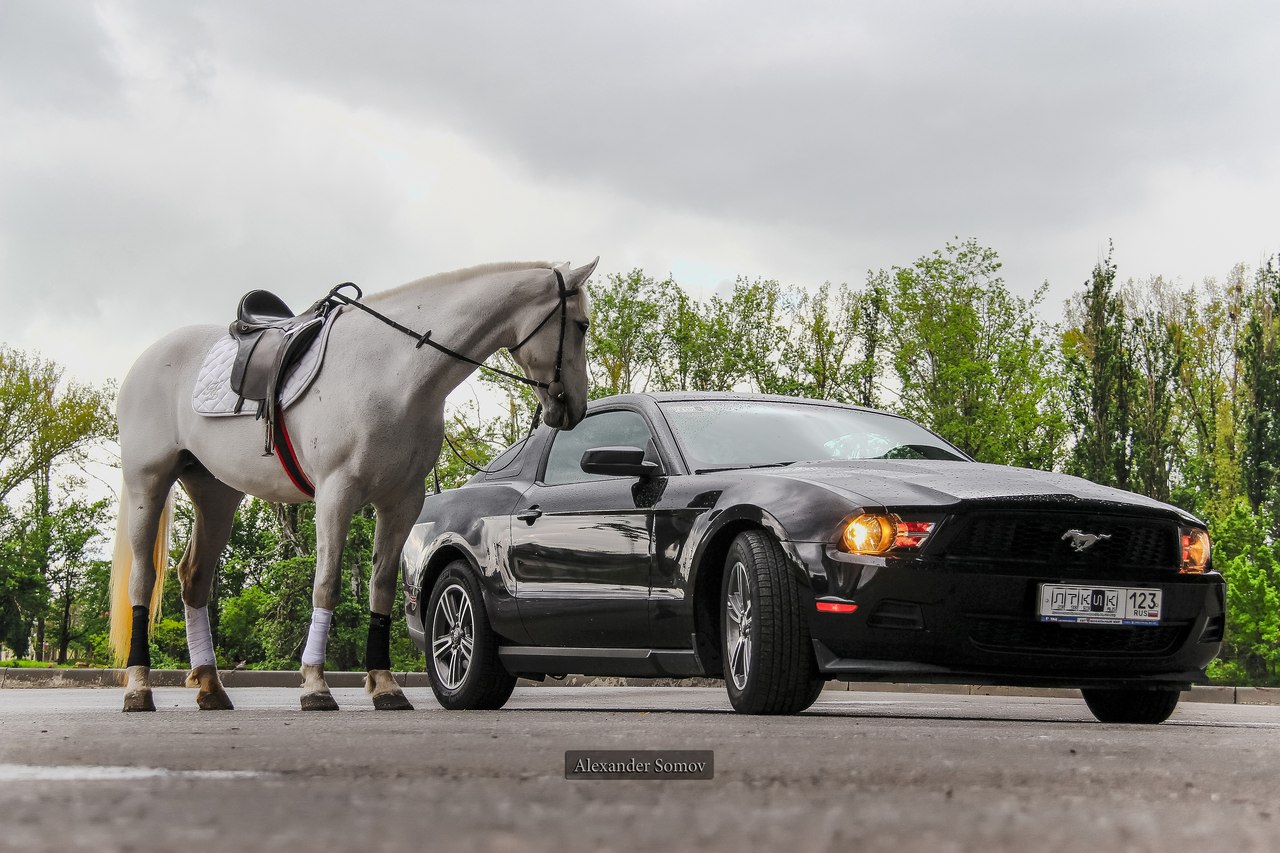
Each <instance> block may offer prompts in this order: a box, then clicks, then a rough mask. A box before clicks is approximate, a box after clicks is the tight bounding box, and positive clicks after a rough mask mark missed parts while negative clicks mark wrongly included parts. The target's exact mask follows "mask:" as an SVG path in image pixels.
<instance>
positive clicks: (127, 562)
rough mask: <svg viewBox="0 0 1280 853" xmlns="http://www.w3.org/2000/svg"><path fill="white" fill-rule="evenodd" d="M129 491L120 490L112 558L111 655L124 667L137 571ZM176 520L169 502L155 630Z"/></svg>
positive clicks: (159, 557) (163, 519)
mask: <svg viewBox="0 0 1280 853" xmlns="http://www.w3.org/2000/svg"><path fill="white" fill-rule="evenodd" d="M130 503H131V501H130V499H129V488H128V486H122V487H121V489H120V514H119V516H118V518H117V520H116V544H115V550H114V552H113V553H112V555H111V631H110V633H109V635H108V636H109V637H110V643H111V654H112V657H114V658H115V663H116V666H124V664H125V661H126V658H127V657H128V655H129V640H130V639H131V638H132V636H133V607H132V604H131V602H130V601H129V575H130V574H131V572H132V571H133V549H132V548H131V547H130V545H129V504H130ZM172 517H173V498H172V497H170V498H167V499H166V500H165V502H164V509H163V510H162V511H161V513H160V527H159V529H158V530H157V531H156V542H155V546H154V547H155V550H154V552H153V555H152V556H153V559H154V560H155V566H156V586H155V589H153V590H152V592H151V626H152V627H154V626H155V623H156V617H157V616H159V615H160V599H161V596H162V595H163V594H164V578H165V575H167V574H168V573H169V525H170V520H171V519H172Z"/></svg>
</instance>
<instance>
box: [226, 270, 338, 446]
mask: <svg viewBox="0 0 1280 853" xmlns="http://www.w3.org/2000/svg"><path fill="white" fill-rule="evenodd" d="M333 308H334V303H333V302H332V301H331V300H330V299H329V298H328V297H326V298H325V299H321V300H320V301H319V302H317V303H316V304H315V305H312V306H311V307H310V308H309V309H307V310H306V311H305V312H303V313H302V314H294V313H293V311H291V310H290V309H289V306H288V305H286V304H285V303H284V300H283V299H281V298H280V297H279V296H276V295H275V294H274V293H270V292H268V291H266V290H251V291H249V292H248V293H246V294H245V295H244V297H243V298H241V300H240V305H239V307H238V308H237V310H236V319H235V322H233V323H232V324H231V328H230V332H231V337H232V338H234V339H235V341H236V357H235V361H234V362H233V363H232V366H231V390H232V391H233V392H234V393H235V394H237V395H239V397H240V399H239V401H237V403H236V409H235V410H236V412H239V411H240V409H241V407H242V406H243V405H244V403H245V401H249V402H253V403H257V404H258V412H257V417H258V418H265V419H266V422H267V423H266V427H267V437H266V443H265V445H264V452H263V454H262V455H263V456H270V455H272V453H273V451H274V449H275V431H274V429H273V427H274V425H275V424H276V422H277V420H278V418H279V415H280V411H279V406H280V387H281V383H282V382H283V381H284V377H285V374H286V373H287V372H288V370H289V368H290V367H291V366H293V364H294V362H296V361H297V360H298V359H299V358H300V357H301V356H302V354H303V353H305V352H306V351H307V348H308V347H309V346H310V345H311V343H312V342H313V341H314V340H315V339H316V336H317V335H318V334H320V330H321V329H322V328H323V327H324V323H325V320H326V319H327V318H328V316H329V312H330V311H331V310H332V309H333Z"/></svg>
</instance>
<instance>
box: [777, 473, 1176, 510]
mask: <svg viewBox="0 0 1280 853" xmlns="http://www.w3.org/2000/svg"><path fill="white" fill-rule="evenodd" d="M758 470H759V472H760V473H762V474H763V473H767V474H769V475H770V476H776V477H786V478H788V479H795V480H802V481H805V482H810V483H814V484H817V485H821V486H825V487H827V488H830V489H832V490H835V491H840V492H845V493H847V494H848V495H850V496H851V497H852V498H854V499H855V500H858V501H859V502H860V503H862V504H863V505H864V506H868V507H869V506H876V505H879V506H884V507H895V506H904V507H905V506H911V507H928V506H938V507H946V506H950V505H954V504H958V503H968V502H982V503H1028V504H1030V503H1034V504H1045V503H1050V504H1063V505H1065V506H1068V507H1069V506H1077V507H1081V506H1082V505H1084V504H1092V505H1095V506H1096V505H1097V504H1109V505H1111V507H1112V508H1118V507H1119V506H1121V505H1122V506H1123V507H1126V508H1142V509H1146V510H1156V511H1159V512H1161V513H1162V514H1175V515H1178V516H1180V517H1182V518H1185V519H1187V520H1194V517H1193V516H1191V515H1188V514H1187V513H1185V512H1183V511H1182V510H1180V509H1178V508H1177V507H1173V506H1170V505H1169V504H1166V503H1161V502H1160V501H1157V500H1152V499H1151V498H1148V497H1144V496H1142V495H1138V494H1134V493H1133V492H1126V491H1123V490H1121V489H1113V488H1110V487H1108V486H1099V485H1098V484H1097V483H1091V482H1089V481H1088V480H1084V479H1081V478H1080V477H1071V476H1068V475H1066V474H1054V473H1050V472H1048V471H1036V470H1033V469H1031V468H1012V467H1009V466H1007V465H986V464H983V463H980V462H949V461H936V460H907V459H892V460H889V459H865V460H852V461H847V462H816V463H815V462H800V463H796V464H795V465H789V466H787V467H786V468H766V469H758Z"/></svg>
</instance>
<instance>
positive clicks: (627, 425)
mask: <svg viewBox="0 0 1280 853" xmlns="http://www.w3.org/2000/svg"><path fill="white" fill-rule="evenodd" d="M651 437H652V434H651V433H650V432H649V425H648V424H646V423H645V421H644V418H642V417H640V415H638V414H636V413H635V412H626V411H619V412H601V413H600V414H598V415H592V416H591V417H589V418H587V419H586V420H584V421H583V422H582V423H580V424H578V425H577V426H576V427H574V428H573V429H572V430H569V431H568V432H565V431H560V432H557V433H556V434H555V439H554V441H553V443H552V445H551V454H550V455H549V456H548V457H547V470H546V472H545V473H544V474H543V475H542V482H544V483H546V484H547V485H548V486H557V485H560V484H561V483H582V482H585V481H587V480H607V479H609V478H608V477H605V476H604V475H602V474H588V473H587V472H586V471H583V470H582V454H583V453H586V452H587V451H588V450H591V449H592V448H595V447H620V446H621V447H639V448H644V447H645V446H646V445H647V444H648V442H649V439H650V438H651Z"/></svg>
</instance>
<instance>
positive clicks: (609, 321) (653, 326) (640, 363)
mask: <svg viewBox="0 0 1280 853" xmlns="http://www.w3.org/2000/svg"><path fill="white" fill-rule="evenodd" d="M587 289H588V291H589V293H590V297H591V299H590V301H591V330H590V332H589V338H588V356H587V364H588V368H589V370H590V371H591V394H592V396H596V397H603V396H607V395H609V394H625V393H627V392H630V391H644V390H645V389H647V388H648V387H649V385H650V383H651V382H652V381H653V379H654V378H655V377H656V376H657V375H658V372H659V360H660V358H661V352H662V336H663V329H662V315H663V306H664V297H665V296H666V294H667V293H668V292H669V283H668V282H662V283H659V282H657V281H655V280H654V279H653V278H651V277H649V276H646V275H645V274H644V271H643V270H639V269H635V270H632V271H631V272H630V273H628V274H626V275H618V274H614V275H611V276H609V277H608V279H607V280H606V281H605V283H603V284H590V285H587Z"/></svg>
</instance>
